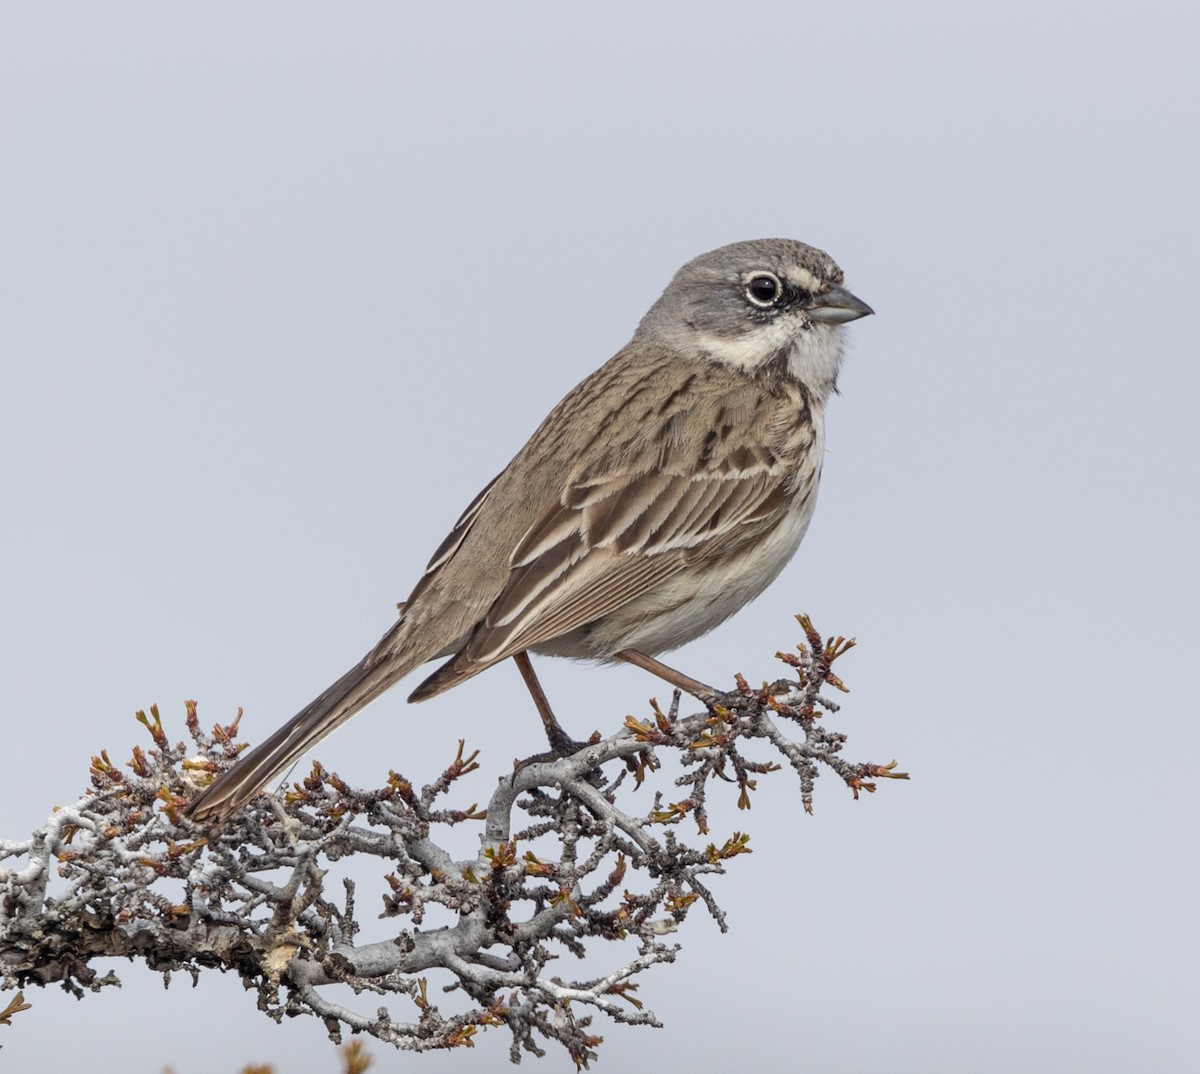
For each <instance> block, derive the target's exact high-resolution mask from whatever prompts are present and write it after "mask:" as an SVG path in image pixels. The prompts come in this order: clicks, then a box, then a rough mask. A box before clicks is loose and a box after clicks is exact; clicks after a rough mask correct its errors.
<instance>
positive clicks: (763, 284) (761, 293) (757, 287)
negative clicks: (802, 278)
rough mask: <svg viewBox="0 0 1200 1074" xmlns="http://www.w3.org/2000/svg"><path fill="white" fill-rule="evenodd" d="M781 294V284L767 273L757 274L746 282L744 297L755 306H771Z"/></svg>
mask: <svg viewBox="0 0 1200 1074" xmlns="http://www.w3.org/2000/svg"><path fill="white" fill-rule="evenodd" d="M781 294H783V284H781V283H780V282H779V277H778V276H772V275H771V273H769V272H759V273H757V274H756V275H754V276H751V277H750V279H749V280H748V281H747V282H746V297H747V298H749V299H750V301H751V302H753V303H754V304H755V305H756V306H773V305H774V304H775V302H776V301H777V300H778V299H779V296H780V295H781Z"/></svg>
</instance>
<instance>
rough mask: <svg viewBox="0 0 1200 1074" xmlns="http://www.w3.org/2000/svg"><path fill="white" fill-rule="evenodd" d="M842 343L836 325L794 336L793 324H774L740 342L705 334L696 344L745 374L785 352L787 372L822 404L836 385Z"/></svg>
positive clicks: (814, 326)
mask: <svg viewBox="0 0 1200 1074" xmlns="http://www.w3.org/2000/svg"><path fill="white" fill-rule="evenodd" d="M842 340H843V337H842V333H841V331H840V329H839V328H838V326H837V325H828V324H810V325H809V327H808V328H807V329H804V330H802V331H800V332H797V331H796V329H795V325H794V324H789V323H787V322H785V321H776V322H774V323H772V324H767V325H763V326H762V327H761V328H760V329H758V331H756V332H750V333H747V334H746V335H744V336H742V337H741V338H740V339H722V338H721V337H719V336H714V335H711V334H709V333H707V332H706V333H704V334H702V335H701V336H700V337H699V339H698V340H697V342H698V344H699V346H700V347H701V348H702V349H703V350H705V351H707V352H708V353H709V355H711V357H713V358H714V359H716V360H717V361H718V362H722V363H724V364H725V365H731V366H733V367H735V368H737V369H744V370H747V371H749V370H752V369H757V368H758V367H759V366H762V365H765V364H766V363H767V362H769V361H770V360H771V359H772V358H774V357H775V356H776V355H777V354H778V353H779V352H780V351H781V350H784V349H785V348H786V349H787V351H788V370H789V372H790V373H791V374H792V376H794V377H795V378H796V379H797V380H798V381H800V383H801V384H803V385H804V386H805V387H806V388H808V389H809V390H810V391H811V392H812V393H813V394H814V395H815V396H816V397H817V398H818V399H820V400H821V401H822V402H824V401H825V400H826V399H828V398H829V396H830V393H832V391H833V389H834V387H835V385H836V384H837V375H838V370H839V369H840V368H841V364H842Z"/></svg>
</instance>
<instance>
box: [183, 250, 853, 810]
mask: <svg viewBox="0 0 1200 1074" xmlns="http://www.w3.org/2000/svg"><path fill="white" fill-rule="evenodd" d="M872 312H874V311H873V310H872V309H871V307H870V306H868V305H867V304H866V303H865V302H863V301H862V300H861V299H859V298H856V297H855V296H854V295H853V294H852V293H851V292H850V291H848V290H847V289H846V288H845V287H844V286H843V274H842V270H841V269H840V268H838V266H837V265H836V264H835V263H834V261H833V260H832V259H831V258H830V257H829V255H828V254H826V253H824V252H823V251H821V250H818V249H816V248H814V247H812V246H807V245H805V244H804V243H801V242H796V241H794V240H791V239H759V240H754V241H749V242H738V243H733V244H732V245H729V246H722V247H721V248H719V249H717V250H713V251H711V252H709V253H706V254H702V255H701V256H699V257H697V258H695V259H694V260H692V261H689V262H688V263H687V264H686V265H684V266H683V267H682V268H681V269H680V270H679V271H678V272H677V273H676V274H675V276H674V278H673V279H672V280H671V282H670V284H669V285H668V286H667V288H666V290H664V291H663V293H662V295H661V297H660V298H659V299H658V301H657V302H655V303H654V305H653V306H651V307H650V309H649V311H648V312H647V313H646V315H645V316H644V317H643V318H642V320H641V322H640V324H639V325H638V327H637V330H636V331H635V332H634V334H633V338H632V339H631V340H630V341H629V343H628V344H626V346H625V347H623V348H622V349H621V350H620V351H618V352H617V353H616V354H615V355H614V356H613V357H612V358H611V359H609V361H608V362H607V363H605V364H604V365H603V366H601V367H600V368H599V369H598V370H596V371H595V372H594V373H592V374H591V376H589V377H587V378H586V379H585V380H583V381H582V382H581V383H580V384H578V385H577V386H576V387H575V388H574V389H572V390H571V391H570V392H569V393H568V394H567V395H566V397H565V398H564V399H563V400H562V401H561V402H560V403H559V404H558V405H557V406H556V407H555V408H554V409H553V410H551V411H550V413H549V414H548V415H547V417H546V418H545V420H544V421H543V422H542V423H541V425H539V426H538V428H537V429H536V430H535V432H534V433H533V435H532V436H531V437H530V438H529V440H528V442H527V443H526V444H525V446H524V447H522V448H521V450H520V451H519V452H517V454H516V456H515V457H514V458H513V460H512V461H511V462H510V463H509V464H508V465H507V466H506V467H505V468H504V469H503V470H502V471H501V472H500V473H499V475H497V477H496V478H494V479H493V480H492V481H491V482H490V483H489V484H488V485H487V486H486V487H485V488H484V489H483V491H482V492H480V493H479V495H478V496H476V497H475V499H474V500H472V501H471V503H470V505H469V506H468V507H467V509H466V510H465V511H464V512H463V513H462V515H461V517H460V518H459V519H458V521H457V522H456V523H455V524H454V526H453V528H452V529H451V530H450V533H449V534H448V535H447V537H446V539H445V540H444V541H443V542H442V543H441V545H440V546H439V547H438V549H437V550H436V551H435V552H434V554H433V558H432V559H431V560H430V561H429V565H428V566H427V567H426V568H425V573H424V574H423V575H422V576H421V577H420V579H419V580H418V581H417V584H416V586H415V587H414V588H413V590H412V593H411V594H410V595H409V597H408V600H407V601H405V602H404V603H403V604H401V605H400V606H399V607H400V614H399V617H398V618H397V620H396V622H395V624H394V625H393V626H392V627H391V629H389V630H388V631H387V633H386V634H384V636H383V637H382V639H380V641H379V642H378V643H377V644H376V645H375V646H374V648H372V649H371V650H370V652H368V653H367V654H366V656H364V657H363V658H362V659H361V660H360V661H359V662H358V663H357V664H355V665H354V667H352V668H351V669H350V670H349V671H348V672H346V674H345V675H343V676H342V677H341V678H340V679H338V680H337V682H335V683H334V684H333V685H332V686H330V687H329V688H328V689H327V690H325V691H324V693H322V694H321V695H320V696H319V697H317V698H316V699H314V700H313V701H312V702H311V703H309V704H308V705H306V706H305V707H304V708H303V709H301V710H300V711H299V712H298V713H297V714H296V715H295V716H293V717H292V718H291V719H290V720H289V721H288V722H287V723H286V724H284V725H283V726H282V727H281V728H280V729H279V730H278V731H276V732H275V733H274V734H272V735H271V736H270V737H269V738H268V739H266V741H264V742H262V743H261V744H260V745H258V746H256V747H254V748H253V749H251V750H250V751H249V752H248V753H247V754H246V756H245V757H243V758H241V759H240V760H239V761H238V762H237V763H236V764H235V765H233V767H231V768H230V769H228V770H227V771H225V772H224V773H223V774H222V775H220V776H218V777H217V778H216V779H215V780H214V781H213V782H212V783H211V784H210V785H209V786H208V787H207V788H206V789H204V790H203V791H202V792H201V793H200V794H199V795H198V796H197V797H196V798H194V799H193V800H192V801H191V802H190V803H189V804H188V805H187V807H186V813H187V814H188V815H189V816H190V817H191V819H192V820H193V821H195V822H197V823H200V824H204V825H210V826H211V825H218V824H221V823H223V822H224V821H226V820H227V819H228V818H229V817H230V816H231V815H232V814H233V813H234V812H236V811H237V810H238V809H239V808H240V807H241V806H242V805H244V804H245V803H246V802H247V801H248V800H249V799H251V798H252V797H253V796H254V795H255V794H257V793H258V792H259V790H261V789H262V788H263V787H264V786H265V785H266V784H267V783H268V782H269V781H270V780H271V779H272V777H274V776H275V775H277V774H278V773H279V772H280V771H281V770H283V769H284V768H285V767H287V766H288V765H290V764H291V763H292V762H293V761H295V759H296V758H297V757H299V756H300V755H301V754H302V753H304V752H305V751H307V750H308V749H309V748H310V747H311V746H313V745H314V744H315V743H317V742H319V741H320V740H321V739H323V738H325V736H326V735H328V734H330V733H331V732H332V731H334V730H335V729H336V728H337V727H339V726H340V725H341V724H343V723H344V722H345V721H346V720H348V719H349V718H350V717H351V716H353V715H354V714H355V713H357V712H358V711H359V710H360V709H362V708H363V706H365V705H367V704H368V703H369V702H371V701H372V700H374V699H375V698H377V697H378V696H379V695H380V694H382V693H383V692H384V691H385V690H387V689H389V688H390V687H391V686H392V685H394V684H395V683H396V682H398V681H399V680H400V679H402V678H404V677H405V676H406V675H408V674H409V673H410V672H411V671H413V669H415V668H416V667H418V666H419V665H421V664H424V663H425V662H427V661H429V660H433V659H441V660H443V661H444V662H443V663H442V664H441V665H440V666H439V667H438V668H437V669H436V670H435V671H434V672H433V673H432V674H431V675H429V676H428V677H427V678H426V679H425V680H424V681H423V682H422V683H421V684H420V685H419V686H417V688H416V689H415V690H414V691H413V692H412V694H411V695H410V697H409V701H424V700H425V699H426V698H430V697H434V696H436V695H437V694H440V693H442V692H443V691H445V690H449V689H450V688H451V687H452V686H456V685H457V684H458V683H460V682H462V681H463V680H465V679H469V678H470V677H471V676H473V675H477V674H479V672H481V671H483V670H484V669H485V668H488V667H491V665H492V664H495V663H498V662H499V661H501V660H504V659H506V658H507V657H510V656H511V657H514V658H515V659H516V661H517V663H518V666H519V667H520V669H521V672H522V675H523V676H524V677H525V679H526V682H527V683H528V684H529V687H530V690H531V692H532V693H533V695H534V700H535V702H536V703H537V706H538V710H539V712H540V713H541V714H542V716H543V719H544V720H547V728H548V730H550V733H551V742H552V745H560V746H561V745H562V742H563V741H564V740H565V741H566V742H569V740H567V739H565V736H563V735H562V732H561V731H559V730H557V725H556V724H555V725H554V727H553V729H552V728H551V723H550V721H552V720H553V716H552V714H550V712H549V706H548V704H546V702H545V698H544V695H543V694H542V693H541V689H540V686H538V685H537V681H536V677H535V676H534V674H533V669H532V665H531V664H530V662H529V658H528V655H527V654H528V653H529V652H535V653H546V654H549V655H552V656H566V657H573V658H583V659H590V660H599V661H608V662H615V661H618V660H625V661H628V662H630V663H634V664H637V665H639V666H641V667H644V668H648V669H649V670H652V671H654V672H655V673H657V674H659V675H661V676H662V677H663V678H665V679H667V681H668V682H671V683H673V684H675V685H677V686H681V687H682V688H683V689H685V690H688V691H689V692H691V693H694V694H695V695H696V696H698V697H700V698H701V699H702V700H711V698H712V696H713V693H712V691H711V689H710V688H708V687H706V686H705V685H704V684H703V683H701V682H698V681H697V680H695V679H691V678H689V677H688V676H685V675H682V674H681V673H679V672H677V671H675V670H674V669H672V668H669V667H667V665H665V664H660V663H659V662H658V661H657V660H655V659H654V657H655V655H656V654H659V653H662V652H666V651H668V650H671V649H675V648H677V647H678V646H680V645H683V644H684V643H685V642H688V641H691V640H692V639H693V638H696V637H698V636H700V635H701V634H704V633H705V632H707V631H709V630H711V629H712V628H713V627H715V626H717V625H718V624H719V623H721V622H723V621H724V620H725V619H727V618H729V616H731V615H733V613H734V612H736V611H737V610H738V609H739V608H741V607H742V606H743V605H744V604H746V603H747V602H748V601H750V600H752V599H753V598H754V597H756V596H757V595H758V594H759V593H761V592H762V591H763V589H765V588H766V587H767V586H768V585H769V584H770V583H771V582H772V581H773V580H774V579H775V577H776V576H777V575H778V574H779V572H780V571H781V570H782V569H783V567H784V565H785V564H786V563H787V562H788V560H789V559H791V557H792V555H793V553H794V552H795V551H796V548H797V547H798V546H799V544H800V541H801V540H802V538H803V537H804V533H805V531H806V529H807V528H808V524H809V521H810V519H811V518H812V514H813V509H814V506H815V504H816V498H817V486H818V484H819V482H820V478H821V466H822V460H823V456H824V451H825V405H826V403H827V402H828V400H829V397H830V395H831V394H832V393H833V392H834V391H835V390H836V387H837V378H838V370H839V368H840V366H841V362H842V353H843V343H844V340H843V329H842V326H843V325H844V324H845V323H846V322H848V321H853V320H856V319H857V318H860V317H865V316H867V315H868V314H870V313H872ZM548 715H549V719H547V716H548ZM556 735H557V736H559V737H558V738H557V740H556Z"/></svg>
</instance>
